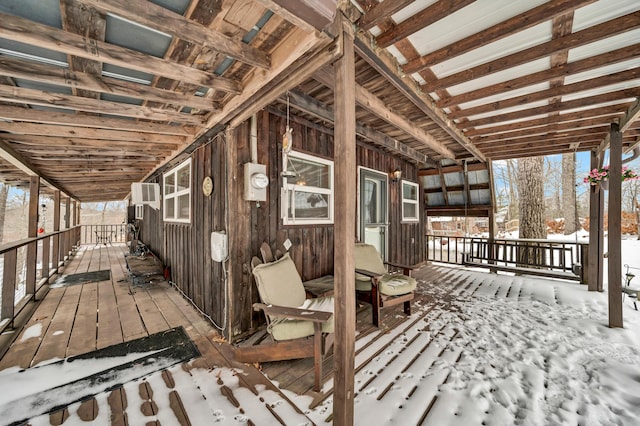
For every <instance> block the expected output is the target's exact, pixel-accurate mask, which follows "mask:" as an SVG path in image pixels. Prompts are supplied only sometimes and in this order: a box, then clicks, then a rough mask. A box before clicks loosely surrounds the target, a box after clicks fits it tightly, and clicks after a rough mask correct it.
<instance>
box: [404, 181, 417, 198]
mask: <svg viewBox="0 0 640 426" xmlns="http://www.w3.org/2000/svg"><path fill="white" fill-rule="evenodd" d="M402 198H403V199H405V200H417V199H418V188H417V187H416V186H414V185H410V184H408V183H403V184H402Z"/></svg>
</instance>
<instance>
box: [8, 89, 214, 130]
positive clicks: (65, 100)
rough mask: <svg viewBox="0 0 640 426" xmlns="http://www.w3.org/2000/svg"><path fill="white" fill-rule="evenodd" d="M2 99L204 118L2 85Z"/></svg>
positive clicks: (158, 117)
mask: <svg viewBox="0 0 640 426" xmlns="http://www.w3.org/2000/svg"><path fill="white" fill-rule="evenodd" d="M0 101H4V102H15V103H21V104H27V105H40V106H45V107H53V108H62V109H72V110H76V111H86V112H93V113H97V114H109V115H116V116H122V117H131V118H138V119H143V120H155V121H164V122H175V123H183V124H195V125H200V124H202V123H203V117H202V116H197V115H190V114H187V113H181V112H175V111H169V110H163V109H159V108H149V107H144V106H138V105H133V104H125V103H120V102H110V101H105V100H101V99H93V98H83V97H80V96H73V95H66V94H63V93H53V92H43V91H41V90H36V89H25V88H22V87H13V86H7V85H4V84H0Z"/></svg>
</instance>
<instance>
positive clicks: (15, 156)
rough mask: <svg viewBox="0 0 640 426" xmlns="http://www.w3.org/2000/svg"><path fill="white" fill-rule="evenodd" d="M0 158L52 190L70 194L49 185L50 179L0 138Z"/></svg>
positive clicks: (53, 185) (51, 184)
mask: <svg viewBox="0 0 640 426" xmlns="http://www.w3.org/2000/svg"><path fill="white" fill-rule="evenodd" d="M0 158H2V159H4V160H6V161H8V162H9V163H11V164H12V165H13V166H14V167H16V168H17V169H18V170H20V171H22V172H23V173H25V174H27V175H29V176H40V179H42V183H43V184H44V185H47V186H48V187H50V188H52V189H56V190H59V191H61V192H63V193H65V195H68V194H71V193H70V192H68V191H67V190H65V189H64V188H61V187H59V186H57V185H55V184H53V183H51V180H50V179H48V178H47V177H45V176H43V175H42V173H41V172H40V171H39V170H38V169H37V168H36V167H35V166H34V165H33V164H31V162H29V161H27V160H26V159H25V158H24V157H22V155H20V153H18V152H17V151H16V150H15V149H13V148H12V147H11V145H10V144H9V143H8V142H6V141H5V140H3V139H2V137H0ZM72 198H75V197H72Z"/></svg>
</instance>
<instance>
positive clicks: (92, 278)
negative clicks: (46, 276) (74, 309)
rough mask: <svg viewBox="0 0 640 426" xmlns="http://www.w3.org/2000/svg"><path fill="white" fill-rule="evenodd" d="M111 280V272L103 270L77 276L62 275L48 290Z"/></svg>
mask: <svg viewBox="0 0 640 426" xmlns="http://www.w3.org/2000/svg"><path fill="white" fill-rule="evenodd" d="M110 279H111V270H109V269H104V270H102V271H94V272H81V273H79V274H71V275H63V276H61V277H60V278H58V279H57V280H56V281H55V282H54V283H53V284H51V285H50V286H49V287H50V288H56V287H67V286H70V285H78V284H84V283H92V282H97V281H108V280H110Z"/></svg>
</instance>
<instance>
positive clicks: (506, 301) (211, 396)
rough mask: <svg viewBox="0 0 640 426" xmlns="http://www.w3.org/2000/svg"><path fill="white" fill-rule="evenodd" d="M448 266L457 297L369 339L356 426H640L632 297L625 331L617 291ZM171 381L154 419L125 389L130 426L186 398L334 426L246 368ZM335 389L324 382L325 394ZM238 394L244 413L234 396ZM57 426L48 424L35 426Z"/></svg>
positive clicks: (158, 382)
mask: <svg viewBox="0 0 640 426" xmlns="http://www.w3.org/2000/svg"><path fill="white" fill-rule="evenodd" d="M638 253H640V241H638V240H635V239H627V240H624V241H623V263H628V264H630V265H632V266H635V267H640V255H638ZM438 268H439V270H440V271H442V272H443V273H445V274H447V280H446V281H447V282H450V283H451V285H450V287H445V286H439V285H428V286H424V287H423V288H424V290H421V291H423V292H426V293H428V294H429V295H431V296H433V298H434V299H435V300H437V301H438V303H437V304H435V306H434V305H433V304H430V305H427V304H424V305H422V304H420V303H416V304H415V305H414V310H413V314H412V315H411V317H410V318H409V320H408V321H406V322H405V323H404V325H403V326H401V327H398V328H396V329H393V330H390V331H389V332H387V333H383V332H381V333H382V334H381V335H378V336H367V337H363V338H362V339H358V343H357V345H358V347H357V350H358V351H357V353H356V365H357V367H360V368H359V369H358V371H357V374H356V383H355V388H356V392H357V393H356V397H355V424H356V425H417V424H428V425H437V426H446V425H465V426H466V425H638V424H640V418H639V416H640V411H639V406H640V312H638V311H635V310H634V309H633V304H632V303H631V301H630V300H629V299H626V300H625V303H624V322H625V328H624V329H611V328H609V327H608V317H607V315H608V294H607V293H606V292H604V293H595V292H588V291H587V288H586V286H584V285H579V284H577V283H572V282H566V281H559V280H545V279H539V278H532V277H515V276H510V275H507V274H504V275H491V274H488V273H486V272H475V271H470V270H468V269H464V268H449V267H441V268H440V267H438ZM638 276H639V278H636V280H638V281H640V273H638ZM605 280H606V274H605ZM435 284H438V283H435ZM638 286H640V283H639V284H638ZM373 337H377V338H376V339H375V340H374V339H373ZM169 373H170V374H171V375H172V376H173V382H174V384H172V385H171V386H170V385H169V384H168V382H167V381H166V380H163V378H162V375H161V373H154V374H152V375H150V376H147V377H146V379H145V380H146V382H147V383H148V384H149V385H150V386H152V388H153V391H154V396H153V399H154V401H155V402H156V404H157V411H156V413H155V414H153V415H151V416H149V415H147V416H144V415H143V414H142V413H141V411H140V409H139V407H140V404H142V403H143V402H144V401H143V400H140V401H138V400H137V399H136V398H138V399H139V398H140V396H139V394H138V392H137V387H138V385H139V383H130V384H128V385H126V386H125V390H126V391H127V395H128V396H129V395H130V394H131V396H130V397H131V400H130V401H129V407H128V408H127V415H128V416H129V420H130V421H134V423H131V424H144V423H145V422H149V421H152V420H154V419H157V420H159V421H160V422H161V423H162V424H163V425H171V424H177V420H176V418H175V416H174V415H173V411H172V410H171V403H170V402H171V399H170V394H171V392H172V391H173V390H175V389H179V393H180V395H181V398H182V403H183V404H184V406H185V407H187V412H188V413H189V416H190V421H191V424H193V425H200V424H202V425H208V424H211V423H214V422H215V423H218V424H228V425H239V424H248V422H249V420H250V421H251V422H253V424H256V425H264V424H272V423H270V422H268V421H266V420H265V419H267V418H270V419H271V421H273V416H272V415H271V414H270V413H269V412H270V411H274V412H277V414H278V416H279V418H281V419H282V420H283V422H284V423H285V424H286V425H309V424H311V421H313V422H314V423H315V424H318V425H323V424H331V417H330V414H331V412H332V399H331V397H329V398H328V399H327V400H326V401H324V402H323V403H322V404H320V405H318V406H317V407H313V408H310V404H311V398H310V397H303V396H297V395H293V394H291V393H288V394H287V396H288V398H289V400H290V401H292V403H293V404H294V405H291V404H292V403H291V402H290V401H288V400H287V399H286V398H282V397H279V395H278V394H276V393H274V392H272V391H267V390H264V391H263V390H258V392H257V393H253V392H251V391H249V390H248V389H246V388H245V387H243V386H242V385H241V384H239V382H238V375H241V374H242V371H239V370H233V369H228V368H216V369H214V370H206V369H199V368H195V366H194V368H191V369H189V368H182V367H180V366H175V367H172V368H170V369H169ZM332 385H333V384H332V381H329V382H328V383H325V389H329V388H330V387H331V386H332ZM225 389H226V390H225ZM223 390H224V391H223ZM228 390H231V391H232V392H233V395H234V396H235V398H236V399H237V402H238V405H234V404H231V403H230V402H229V399H228V398H227V397H225V392H228ZM136 395H137V396H136ZM96 400H97V402H98V407H99V415H98V417H97V418H96V420H94V422H93V424H109V421H108V419H109V414H108V413H109V405H108V404H107V394H100V395H98V396H97V397H96ZM78 405H79V404H75V405H74V406H71V407H70V410H69V411H70V418H69V419H68V420H67V421H66V422H65V423H64V424H81V423H82V421H81V420H80V418H79V417H78V415H77V414H75V413H74V410H75V407H77V406H78ZM299 411H302V413H304V414H302V413H300V412H299ZM305 415H306V417H305ZM48 420H49V418H48V415H43V416H39V417H36V418H34V419H32V421H31V424H33V425H37V424H48Z"/></svg>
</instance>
